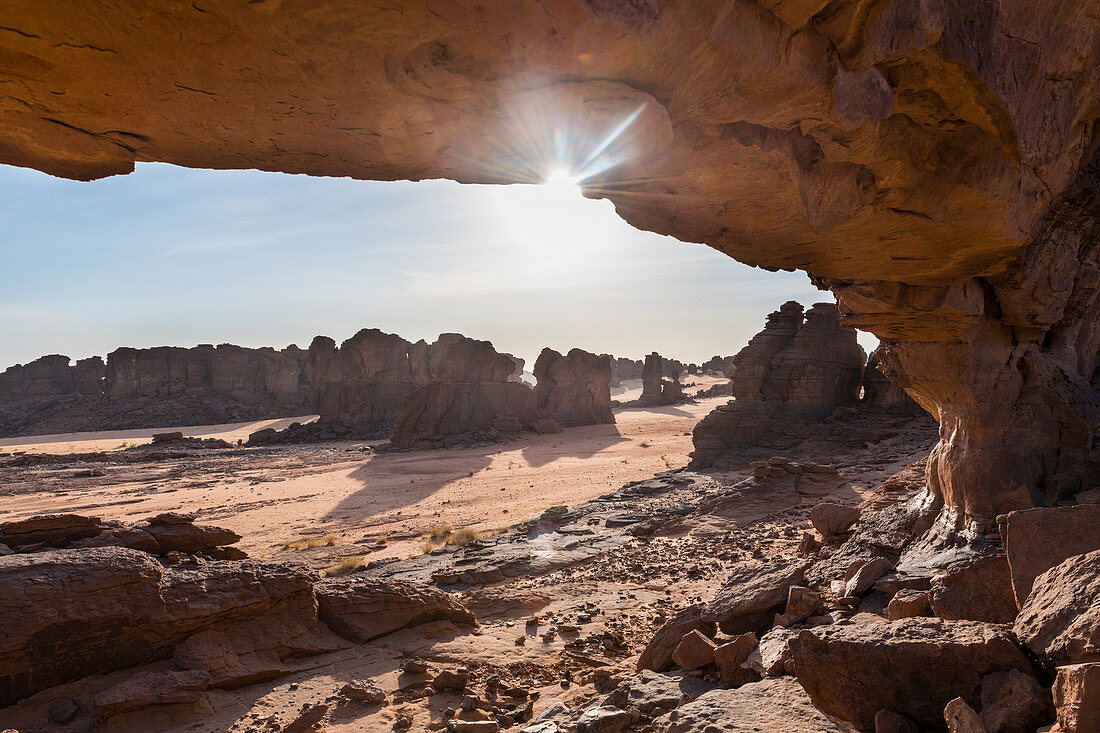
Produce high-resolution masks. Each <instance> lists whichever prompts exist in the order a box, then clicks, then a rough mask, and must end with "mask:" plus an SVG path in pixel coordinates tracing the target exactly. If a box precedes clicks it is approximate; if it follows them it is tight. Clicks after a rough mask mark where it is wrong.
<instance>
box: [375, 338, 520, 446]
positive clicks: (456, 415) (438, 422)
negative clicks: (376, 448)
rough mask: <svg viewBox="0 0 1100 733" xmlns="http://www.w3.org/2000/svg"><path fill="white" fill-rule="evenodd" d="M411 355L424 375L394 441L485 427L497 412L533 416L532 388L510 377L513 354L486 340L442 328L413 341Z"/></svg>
mask: <svg viewBox="0 0 1100 733" xmlns="http://www.w3.org/2000/svg"><path fill="white" fill-rule="evenodd" d="M410 355H411V359H410V361H411V365H412V371H413V374H414V375H415V376H416V378H417V379H418V380H421V379H426V380H427V381H426V383H424V384H423V386H420V387H417V388H416V389H415V390H414V391H412V392H411V393H409V395H408V396H407V397H405V399H404V400H403V403H402V406H401V412H400V414H399V415H398V417H397V421H396V423H395V424H394V427H393V433H392V434H391V435H390V442H391V443H393V444H394V445H396V446H408V445H412V444H414V443H418V442H423V441H428V440H436V439H440V438H444V437H446V436H453V435H461V434H464V433H476V432H478V431H484V430H489V429H491V428H492V427H493V420H494V419H496V418H498V417H499V416H507V417H512V418H514V419H516V420H517V421H518V422H519V423H520V424H524V423H526V422H528V421H529V420H530V419H531V418H532V417H534V413H535V394H534V392H533V391H532V390H531V388H530V387H528V386H527V385H526V384H523V383H522V382H515V381H512V378H511V377H512V375H513V373H514V371H515V363H514V362H513V360H512V357H511V356H510V355H508V354H501V353H498V352H497V351H496V349H494V348H493V345H492V344H491V343H489V342H488V341H476V340H474V339H471V338H466V337H465V336H459V335H458V334H443V335H442V336H440V337H439V340H437V341H436V342H435V343H433V344H431V345H427V344H424V343H423V342H420V343H418V344H414V345H413V347H412V348H411V349H410Z"/></svg>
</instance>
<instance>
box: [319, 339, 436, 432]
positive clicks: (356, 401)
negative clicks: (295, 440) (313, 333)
mask: <svg viewBox="0 0 1100 733" xmlns="http://www.w3.org/2000/svg"><path fill="white" fill-rule="evenodd" d="M413 355H415V359H414V358H413ZM414 362H415V364H416V373H415V374H414V369H413V364H414ZM428 362H429V359H428V355H427V344H425V343H424V342H423V341H420V342H418V343H416V344H410V343H409V342H408V341H406V340H405V339H403V338H401V337H400V336H398V335H396V334H392V333H383V332H382V331H379V330H378V329H377V328H372V329H363V330H362V331H359V332H358V333H357V334H355V335H354V336H352V337H351V338H349V339H348V340H346V341H344V342H343V343H342V344H340V346H339V348H337V346H336V342H335V341H333V340H332V339H331V338H329V337H328V336H318V337H317V338H315V339H313V343H311V344H310V345H309V364H310V369H311V371H312V381H311V383H310V404H311V406H312V409H313V411H314V412H316V413H317V414H318V415H320V416H321V418H320V419H321V420H322V421H325V422H334V423H342V424H345V425H349V426H353V427H354V428H356V430H358V431H359V432H361V433H364V434H371V433H376V432H379V431H382V432H385V431H387V430H389V429H390V428H391V427H392V426H393V423H394V421H395V420H397V417H398V416H399V415H400V414H401V407H402V405H403V404H404V402H405V397H406V395H408V394H409V393H410V392H412V391H413V390H414V389H415V388H416V387H417V386H418V385H420V384H425V383H426V382H427V381H428V379H429V364H428Z"/></svg>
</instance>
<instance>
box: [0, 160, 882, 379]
mask: <svg viewBox="0 0 1100 733" xmlns="http://www.w3.org/2000/svg"><path fill="white" fill-rule="evenodd" d="M0 191H2V192H3V196H2V198H0V227H2V228H3V231H4V243H3V245H2V248H0V369H2V368H3V367H4V366H7V365H10V364H14V363H26V362H27V361H30V360H32V359H34V358H36V357H38V356H41V355H43V354H48V353H62V354H67V355H69V356H71V357H73V358H79V357H84V356H89V355H92V354H100V355H106V353H107V352H108V351H110V350H111V349H113V348H115V347H116V346H122V345H126V346H159V345H180V346H191V345H194V344H197V343H215V344H216V343H222V342H231V343H237V344H241V345H244V346H276V347H282V346H285V345H287V344H290V343H296V344H298V345H299V346H302V347H305V346H308V345H309V341H310V340H311V339H312V337H313V336H315V335H317V334H325V335H328V336H332V337H333V338H335V339H336V340H337V341H341V340H343V339H345V338H347V337H349V336H351V335H352V334H353V333H355V331H357V330H359V329H360V328H364V327H377V328H381V329H382V330H384V331H389V332H393V333H399V334H401V335H402V336H404V337H405V338H408V339H412V340H416V339H418V338H426V339H428V340H432V339H434V338H435V336H437V335H438V334H439V333H441V332H445V331H457V332H460V333H464V334H466V335H468V336H473V337H476V338H483V339H489V340H491V341H492V342H493V343H494V344H495V345H496V346H497V348H498V349H500V350H502V351H511V352H512V353H515V354H517V355H519V356H523V357H525V358H527V359H533V358H534V357H535V356H536V355H537V354H538V351H539V350H540V349H541V348H542V347H543V346H547V345H549V346H552V347H554V348H556V349H558V350H560V351H564V350H567V349H569V348H572V347H574V346H579V347H581V348H584V349H588V350H590V351H597V352H610V353H614V354H616V355H622V356H631V357H634V358H638V357H640V356H642V355H643V354H645V353H648V352H649V351H652V350H657V351H659V352H661V353H662V354H665V355H668V356H672V357H675V358H679V359H683V360H685V361H699V360H704V359H706V358H708V357H710V356H712V355H714V354H732V353H735V352H736V351H737V350H738V349H740V348H741V347H742V346H743V345H744V344H745V342H746V341H747V340H748V339H749V338H750V337H751V336H752V335H753V334H754V333H755V332H756V331H758V330H759V329H760V327H761V326H762V324H763V319H764V316H765V315H766V314H767V313H768V312H770V311H772V310H774V309H775V308H777V307H778V306H779V305H780V304H781V303H782V302H783V301H785V300H798V301H801V302H803V303H805V304H809V303H813V302H817V301H821V300H829V299H831V296H830V295H829V294H828V293H823V292H820V291H817V290H816V289H814V288H813V286H811V285H810V283H809V280H808V278H807V277H806V276H805V275H804V274H802V273H769V272H765V271H763V270H757V269H753V268H749V267H745V266H743V265H741V264H739V263H737V262H735V261H734V260H731V259H729V258H728V257H726V256H724V255H721V254H719V253H717V252H715V251H713V250H711V249H709V248H707V247H703V246H699V245H688V244H683V243H680V242H677V241H675V240H673V239H670V238H668V237H662V236H658V235H655V234H652V233H648V232H641V231H638V230H636V229H633V228H632V227H630V226H629V225H627V224H625V223H624V222H622V221H621V220H620V219H619V218H618V217H617V216H615V214H614V212H613V211H612V209H611V205H610V203H608V202H606V201H591V200H587V199H583V198H580V196H579V193H577V192H576V191H575V190H573V189H571V188H570V187H568V186H469V185H459V184H457V183H453V182H450V181H423V182H417V183H412V182H407V181H403V182H390V183H383V182H365V181H353V180H350V179H340V178H310V177H307V176H290V175H284V174H278V173H262V172H257V171H206V170H189V169H185V168H177V167H174V166H169V165H163V164H139V166H138V169H137V171H136V172H135V173H133V174H131V175H129V176H117V177H114V178H108V179H104V180H101V181H95V182H91V183H79V182H73V181H65V180H61V179H57V178H52V177H50V176H47V175H44V174H42V173H38V172H36V171H31V170H25V169H19V168H12V167H3V166H0ZM861 341H862V342H863V343H864V348H867V347H868V346H869V345H873V344H874V343H875V340H874V339H873V337H866V336H864V337H863V338H861Z"/></svg>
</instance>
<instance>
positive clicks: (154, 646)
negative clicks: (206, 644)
mask: <svg viewBox="0 0 1100 733" xmlns="http://www.w3.org/2000/svg"><path fill="white" fill-rule="evenodd" d="M0 587H2V588H5V589H9V591H8V592H4V593H0V610H2V613H3V615H4V617H5V618H20V619H22V622H21V623H20V624H18V626H17V627H14V628H12V629H10V630H9V632H10V633H8V634H5V635H4V637H3V639H0V657H2V658H3V659H5V660H7V663H6V665H5V668H4V670H3V672H2V673H0V707H2V706H4V705H10V704H12V703H13V702H15V701H16V700H19V699H20V698H22V697H26V696H27V695H29V694H31V693H33V692H35V691H37V690H41V689H43V688H45V687H49V686H51V685H56V684H60V683H62V682H68V681H71V680H75V679H78V678H80V677H84V676H87V675H90V674H99V673H102V672H106V671H111V670H116V669H123V668H126V667H133V666H137V665H139V664H145V663H147V662H151V661H154V660H156V659H165V658H168V657H170V656H171V654H172V650H173V649H174V648H175V646H176V645H178V644H180V643H182V642H183V641H184V640H185V639H187V637H189V636H190V635H191V634H194V633H197V632H199V631H202V630H204V629H212V628H228V627H229V626H230V625H231V624H237V623H242V622H248V623H249V624H250V625H251V626H252V627H253V629H254V630H255V631H259V630H260V629H262V628H263V627H264V626H265V625H266V627H267V629H268V634H269V636H270V639H269V643H270V644H271V646H272V648H274V647H278V646H279V644H280V641H283V642H285V644H287V645H288V646H287V648H286V649H284V650H283V651H284V652H285V653H286V654H289V653H291V649H290V647H291V646H294V644H295V643H296V642H294V640H293V639H291V638H288V636H287V633H288V629H290V628H291V627H293V628H294V630H295V631H296V632H297V633H296V634H295V636H296V635H298V634H309V633H313V634H316V633H318V632H319V629H318V627H317V626H316V618H317V617H316V613H317V612H316V601H315V600H314V598H313V590H312V585H311V583H310V576H309V573H308V571H307V570H306V569H305V567H304V566H295V565H287V564H264V563H257V562H253V561H244V562H242V563H235V562H212V563H207V564H205V565H202V566H188V565H177V566H170V567H162V566H161V565H160V563H158V562H156V560H155V559H154V558H153V557H152V556H150V555H148V554H146V553H143V552H138V551H136V550H129V549H124V548H118V547H105V548H92V549H83V550H50V551H46V552H37V553H31V554H22V555H10V556H7V557H0ZM199 599H201V603H199V602H197V601H198V600H199ZM47 611H48V612H47ZM260 636H261V637H262V636H263V633H261V634H260Z"/></svg>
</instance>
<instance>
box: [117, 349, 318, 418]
mask: <svg viewBox="0 0 1100 733" xmlns="http://www.w3.org/2000/svg"><path fill="white" fill-rule="evenodd" d="M308 383H309V370H308V367H307V364H306V352H304V351H303V350H302V349H299V348H298V347H296V346H288V347H287V348H285V349H283V350H281V351H276V350H275V349H272V348H270V347H265V348H260V349H249V348H245V347H242V346H236V345H234V344H220V345H218V346H216V347H215V346H211V345H200V346H195V347H193V348H183V347H178V346H160V347H156V348H151V349H134V348H130V347H122V348H119V349H115V350H114V351H112V352H111V353H110V354H108V355H107V370H106V380H105V391H106V394H107V396H108V397H109V398H111V399H112V400H120V399H125V398H128V397H137V396H141V397H165V396H172V395H180V394H183V393H185V392H186V391H187V390H213V391H214V392H219V393H223V394H227V395H228V394H233V393H238V394H240V393H244V392H251V393H253V394H254V395H255V396H256V398H257V399H259V397H260V396H261V395H269V396H270V397H271V398H273V399H274V400H275V401H277V402H281V403H283V404H286V405H294V406H300V405H302V403H303V400H302V397H303V395H304V390H305V387H306V385H308Z"/></svg>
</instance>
